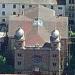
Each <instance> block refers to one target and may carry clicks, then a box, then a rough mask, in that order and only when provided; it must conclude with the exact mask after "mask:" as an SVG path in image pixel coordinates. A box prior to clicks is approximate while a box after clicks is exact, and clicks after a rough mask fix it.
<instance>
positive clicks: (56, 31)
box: [51, 30, 60, 38]
mask: <svg viewBox="0 0 75 75" xmlns="http://www.w3.org/2000/svg"><path fill="white" fill-rule="evenodd" d="M59 35H60V33H59V31H58V30H54V31H53V32H52V34H51V36H52V37H53V38H57V37H59Z"/></svg>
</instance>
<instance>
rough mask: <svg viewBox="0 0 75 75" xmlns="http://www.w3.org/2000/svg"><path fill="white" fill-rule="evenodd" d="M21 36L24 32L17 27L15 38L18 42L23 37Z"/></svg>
mask: <svg viewBox="0 0 75 75" xmlns="http://www.w3.org/2000/svg"><path fill="white" fill-rule="evenodd" d="M23 35H24V30H23V29H22V28H21V27H19V28H18V29H17V30H16V33H15V38H16V39H18V40H19V39H21V37H23Z"/></svg>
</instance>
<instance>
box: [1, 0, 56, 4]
mask: <svg viewBox="0 0 75 75" xmlns="http://www.w3.org/2000/svg"><path fill="white" fill-rule="evenodd" d="M0 3H26V4H27V3H28V4H57V1H56V0H0Z"/></svg>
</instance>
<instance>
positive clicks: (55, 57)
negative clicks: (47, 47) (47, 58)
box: [50, 30, 61, 75]
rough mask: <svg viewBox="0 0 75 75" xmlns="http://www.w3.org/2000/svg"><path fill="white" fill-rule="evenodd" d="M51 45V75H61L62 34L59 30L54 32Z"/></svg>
mask: <svg viewBox="0 0 75 75" xmlns="http://www.w3.org/2000/svg"><path fill="white" fill-rule="evenodd" d="M50 43H51V52H50V53H51V54H50V55H52V56H51V59H52V60H51V62H50V65H52V67H51V73H50V74H51V75H61V71H60V68H61V59H60V50H61V44H60V33H59V31H58V30H53V31H52V33H51V36H50Z"/></svg>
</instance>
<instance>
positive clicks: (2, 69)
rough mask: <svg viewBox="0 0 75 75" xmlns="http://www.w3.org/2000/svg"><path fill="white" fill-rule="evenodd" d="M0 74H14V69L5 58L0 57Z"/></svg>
mask: <svg viewBox="0 0 75 75" xmlns="http://www.w3.org/2000/svg"><path fill="white" fill-rule="evenodd" d="M0 73H1V74H5V73H8V74H10V73H14V67H13V66H12V65H9V64H8V63H7V61H6V58H5V57H3V56H2V55H0Z"/></svg>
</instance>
